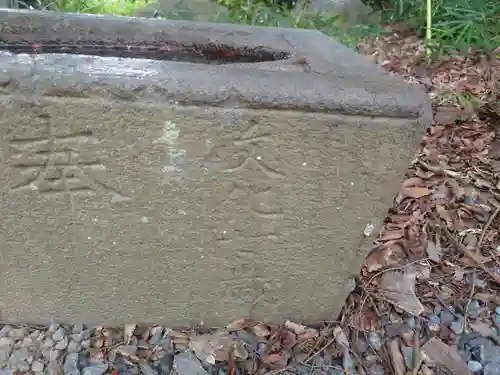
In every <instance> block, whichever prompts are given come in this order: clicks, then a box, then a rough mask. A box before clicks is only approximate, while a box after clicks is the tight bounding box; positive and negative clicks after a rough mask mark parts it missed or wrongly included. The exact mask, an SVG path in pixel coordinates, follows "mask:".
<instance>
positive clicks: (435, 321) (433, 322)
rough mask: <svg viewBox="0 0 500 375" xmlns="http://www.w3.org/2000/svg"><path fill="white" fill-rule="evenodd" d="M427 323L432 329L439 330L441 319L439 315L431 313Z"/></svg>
mask: <svg viewBox="0 0 500 375" xmlns="http://www.w3.org/2000/svg"><path fill="white" fill-rule="evenodd" d="M427 324H428V325H429V329H430V330H431V331H438V330H439V326H440V325H441V319H440V318H439V316H437V315H435V314H431V315H429V318H428V322H427Z"/></svg>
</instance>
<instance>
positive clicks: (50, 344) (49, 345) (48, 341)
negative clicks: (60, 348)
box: [42, 337, 54, 348]
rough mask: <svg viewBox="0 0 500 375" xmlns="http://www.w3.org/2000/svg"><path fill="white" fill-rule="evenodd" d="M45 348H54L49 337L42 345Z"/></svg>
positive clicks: (52, 341)
mask: <svg viewBox="0 0 500 375" xmlns="http://www.w3.org/2000/svg"><path fill="white" fill-rule="evenodd" d="M42 345H43V346H44V347H45V348H52V347H53V346H54V340H52V339H51V338H50V337H47V338H46V339H45V341H44V342H43V344H42Z"/></svg>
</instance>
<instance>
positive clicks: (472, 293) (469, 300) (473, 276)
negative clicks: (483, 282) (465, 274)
mask: <svg viewBox="0 0 500 375" xmlns="http://www.w3.org/2000/svg"><path fill="white" fill-rule="evenodd" d="M471 283H472V286H471V288H470V294H469V299H468V300H467V304H466V305H465V311H464V332H465V333H467V332H468V329H467V315H469V306H470V303H471V302H472V297H473V296H474V290H475V287H476V271H473V272H472V281H471Z"/></svg>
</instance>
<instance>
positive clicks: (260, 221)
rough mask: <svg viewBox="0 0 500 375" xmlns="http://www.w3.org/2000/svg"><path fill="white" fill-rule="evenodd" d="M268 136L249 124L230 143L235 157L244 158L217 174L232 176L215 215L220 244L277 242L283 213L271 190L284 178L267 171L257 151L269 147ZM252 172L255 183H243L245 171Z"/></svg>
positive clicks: (274, 169)
mask: <svg viewBox="0 0 500 375" xmlns="http://www.w3.org/2000/svg"><path fill="white" fill-rule="evenodd" d="M272 142H273V139H272V137H271V133H270V132H265V131H262V130H261V129H260V126H259V124H255V123H254V124H251V125H250V127H249V128H248V129H247V130H246V131H244V132H243V134H241V136H239V137H237V138H235V139H233V140H232V143H233V147H234V148H235V152H236V154H239V155H244V158H242V159H240V160H242V161H241V162H239V164H238V165H237V166H235V167H231V168H223V169H221V170H220V172H222V173H224V174H226V175H229V176H231V180H232V187H231V188H230V189H229V194H228V196H227V198H226V199H225V200H224V201H223V202H221V203H220V205H219V207H218V208H217V211H218V212H219V213H220V215H219V217H221V218H223V222H224V224H222V225H220V226H219V228H218V229H217V235H216V240H217V241H218V242H219V243H221V244H222V243H226V242H230V241H232V240H234V239H236V238H240V239H246V240H251V239H268V240H277V239H278V236H279V234H278V224H279V219H281V218H282V217H283V212H282V209H281V208H280V207H279V206H278V204H277V199H276V198H277V197H276V193H275V192H274V190H273V187H274V186H275V185H276V183H280V182H281V180H283V179H284V178H286V174H285V173H284V172H282V171H280V170H278V169H276V168H274V167H270V166H269V165H268V164H267V163H266V161H265V160H264V158H263V157H262V156H261V155H260V153H259V149H260V147H262V146H263V145H264V144H265V143H267V145H265V146H267V147H271V146H272ZM247 168H252V169H253V174H254V175H255V174H258V175H259V177H258V179H257V180H258V182H255V181H253V182H248V181H245V179H244V177H243V174H242V173H240V172H241V171H243V170H244V169H247Z"/></svg>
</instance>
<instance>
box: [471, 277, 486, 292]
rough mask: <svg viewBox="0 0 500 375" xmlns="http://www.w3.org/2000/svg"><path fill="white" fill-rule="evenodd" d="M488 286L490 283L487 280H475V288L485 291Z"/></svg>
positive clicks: (477, 278)
mask: <svg viewBox="0 0 500 375" xmlns="http://www.w3.org/2000/svg"><path fill="white" fill-rule="evenodd" d="M487 285H488V283H487V282H486V281H485V280H483V279H481V278H479V277H476V278H474V286H476V287H478V288H480V289H484V288H486V286H487Z"/></svg>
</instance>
